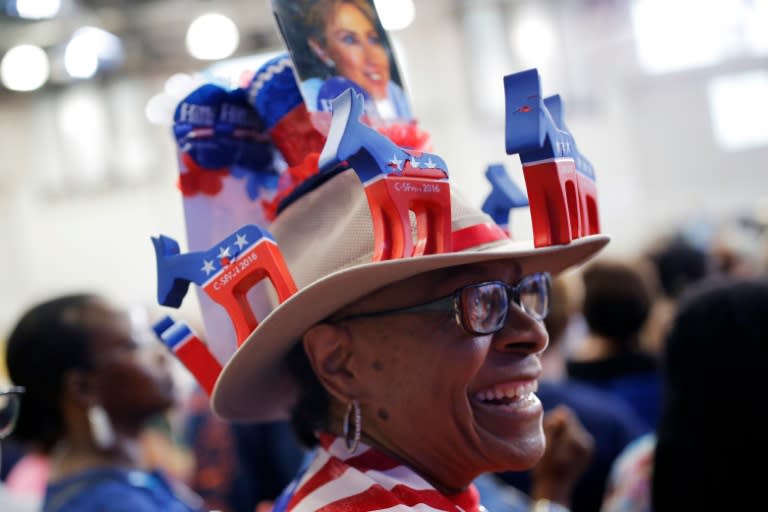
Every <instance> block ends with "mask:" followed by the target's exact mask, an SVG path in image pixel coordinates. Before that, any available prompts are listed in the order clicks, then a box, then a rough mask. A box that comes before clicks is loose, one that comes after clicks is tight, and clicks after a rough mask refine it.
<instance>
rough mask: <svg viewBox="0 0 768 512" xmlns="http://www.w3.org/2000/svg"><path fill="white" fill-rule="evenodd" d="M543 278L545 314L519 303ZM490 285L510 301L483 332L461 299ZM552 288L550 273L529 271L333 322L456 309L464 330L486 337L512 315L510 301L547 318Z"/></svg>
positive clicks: (444, 311) (456, 315)
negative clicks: (514, 278) (526, 289)
mask: <svg viewBox="0 0 768 512" xmlns="http://www.w3.org/2000/svg"><path fill="white" fill-rule="evenodd" d="M540 279H543V280H544V283H545V286H544V289H545V290H546V298H547V305H546V311H544V313H543V314H539V313H536V312H534V311H529V310H528V309H527V308H526V307H525V306H524V305H523V304H522V303H521V302H520V292H521V290H522V289H523V288H524V287H525V286H527V285H528V284H529V283H530V282H531V281H532V280H540ZM490 284H494V285H501V286H503V287H504V289H505V290H506V292H507V294H506V295H507V304H506V311H505V312H504V315H503V318H502V319H501V321H500V322H499V324H498V326H497V327H496V328H495V329H494V330H492V331H488V332H481V331H477V330H475V329H473V328H472V326H471V325H469V322H467V321H466V320H465V318H464V316H465V315H464V308H463V307H462V304H461V302H462V301H461V298H462V296H463V294H464V291H465V290H466V289H468V288H479V287H481V286H487V285H490ZM551 289H552V278H551V276H550V274H549V272H534V273H533V274H529V275H527V276H524V277H522V278H521V279H520V280H519V281H518V282H517V284H514V285H511V284H507V283H505V282H504V281H483V282H481V283H472V284H468V285H466V286H462V287H461V288H457V289H456V290H454V291H453V292H452V293H450V294H448V295H446V296H444V297H440V298H437V299H435V300H432V301H430V302H425V303H424V304H416V305H414V306H408V307H404V308H394V309H387V310H384V311H370V312H365V313H353V314H351V315H348V316H343V317H341V318H336V319H333V321H334V322H341V321H344V320H354V319H356V318H366V317H377V316H387V315H399V314H402V313H424V312H436V313H447V312H453V314H454V318H455V319H456V323H457V324H458V325H459V327H461V328H462V329H464V330H465V331H466V332H467V333H469V334H473V335H477V336H487V335H489V334H495V333H497V332H499V331H500V330H501V329H502V328H503V327H504V324H505V323H506V320H507V315H508V314H509V307H510V303H512V304H515V305H516V306H517V308H518V309H520V310H521V311H523V312H524V313H525V314H527V315H528V316H530V317H532V318H533V319H534V320H536V321H539V322H540V321H543V320H544V318H546V316H547V314H548V313H549V295H550V291H551Z"/></svg>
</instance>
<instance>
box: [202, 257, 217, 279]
mask: <svg viewBox="0 0 768 512" xmlns="http://www.w3.org/2000/svg"><path fill="white" fill-rule="evenodd" d="M200 270H202V271H203V272H205V275H206V276H209V275H211V272H213V271H215V270H216V269H215V268H214V267H213V260H203V267H202V268H201V269H200Z"/></svg>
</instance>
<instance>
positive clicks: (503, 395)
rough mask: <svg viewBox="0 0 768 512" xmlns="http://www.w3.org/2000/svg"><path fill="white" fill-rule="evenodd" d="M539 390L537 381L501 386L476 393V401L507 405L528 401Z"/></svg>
mask: <svg viewBox="0 0 768 512" xmlns="http://www.w3.org/2000/svg"><path fill="white" fill-rule="evenodd" d="M538 388H539V383H538V381H536V380H532V381H528V382H522V383H521V382H516V383H509V384H499V385H497V386H493V387H492V388H488V389H484V390H482V391H478V392H477V393H475V399H476V400H478V401H480V402H485V403H490V404H496V405H501V404H507V403H510V402H513V401H516V400H528V399H530V398H531V397H532V395H533V393H535V392H536V390H537V389H538Z"/></svg>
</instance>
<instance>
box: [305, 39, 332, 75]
mask: <svg viewBox="0 0 768 512" xmlns="http://www.w3.org/2000/svg"><path fill="white" fill-rule="evenodd" d="M307 44H308V45H309V49H310V50H312V53H314V54H315V57H317V58H318V59H320V60H321V61H323V64H325V65H326V67H329V68H335V67H336V63H335V62H333V59H332V58H331V57H330V56H329V55H328V53H327V52H326V51H325V50H323V47H322V46H320V44H319V43H318V42H317V41H315V40H314V39H307Z"/></svg>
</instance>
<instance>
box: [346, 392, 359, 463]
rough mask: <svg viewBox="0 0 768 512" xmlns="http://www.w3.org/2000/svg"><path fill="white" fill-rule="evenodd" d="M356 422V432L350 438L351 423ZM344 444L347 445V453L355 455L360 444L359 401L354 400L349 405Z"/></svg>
mask: <svg viewBox="0 0 768 512" xmlns="http://www.w3.org/2000/svg"><path fill="white" fill-rule="evenodd" d="M350 421H354V422H355V425H354V432H352V435H351V436H350V432H349V423H350ZM344 443H345V444H346V445H347V451H348V452H349V453H354V452H355V450H357V446H358V445H359V444H360V404H359V403H358V401H357V400H352V401H351V402H349V404H347V412H346V413H345V414H344Z"/></svg>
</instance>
